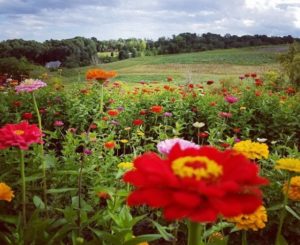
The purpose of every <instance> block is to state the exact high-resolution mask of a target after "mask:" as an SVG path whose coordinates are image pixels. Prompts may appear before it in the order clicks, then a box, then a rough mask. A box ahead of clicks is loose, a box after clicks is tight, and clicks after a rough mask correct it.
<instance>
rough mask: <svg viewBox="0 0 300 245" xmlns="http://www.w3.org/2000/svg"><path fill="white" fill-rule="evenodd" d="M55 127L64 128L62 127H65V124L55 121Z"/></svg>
mask: <svg viewBox="0 0 300 245" xmlns="http://www.w3.org/2000/svg"><path fill="white" fill-rule="evenodd" d="M53 125H54V127H62V126H64V123H63V122H62V121H55V122H54V123H53Z"/></svg>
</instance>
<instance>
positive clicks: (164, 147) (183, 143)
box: [157, 138, 200, 155]
mask: <svg viewBox="0 0 300 245" xmlns="http://www.w3.org/2000/svg"><path fill="white" fill-rule="evenodd" d="M177 143H178V144H179V146H180V148H181V150H185V149H187V148H193V149H199V148H200V146H199V145H196V144H195V143H193V142H190V141H187V140H183V139H179V138H175V139H168V140H164V141H161V142H159V143H158V144H157V150H158V151H159V152H160V153H162V154H165V155H167V154H169V152H170V150H171V149H172V148H173V146H174V145H175V144H177Z"/></svg>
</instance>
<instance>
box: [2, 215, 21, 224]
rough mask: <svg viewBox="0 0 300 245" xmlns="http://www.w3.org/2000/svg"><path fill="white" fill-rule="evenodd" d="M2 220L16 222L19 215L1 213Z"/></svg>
mask: <svg viewBox="0 0 300 245" xmlns="http://www.w3.org/2000/svg"><path fill="white" fill-rule="evenodd" d="M0 220H1V221H3V222H5V223H9V224H16V223H17V222H18V216H13V215H4V214H1V215H0Z"/></svg>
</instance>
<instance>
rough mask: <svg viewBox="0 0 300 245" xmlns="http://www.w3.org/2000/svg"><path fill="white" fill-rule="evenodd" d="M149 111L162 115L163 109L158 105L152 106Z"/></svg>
mask: <svg viewBox="0 0 300 245" xmlns="http://www.w3.org/2000/svg"><path fill="white" fill-rule="evenodd" d="M150 110H151V111H152V112H153V113H162V111H163V107H162V106H160V105H154V106H151V108H150Z"/></svg>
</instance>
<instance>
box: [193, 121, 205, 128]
mask: <svg viewBox="0 0 300 245" xmlns="http://www.w3.org/2000/svg"><path fill="white" fill-rule="evenodd" d="M193 126H194V127H195V128H202V127H204V126H205V123H204V122H195V123H193Z"/></svg>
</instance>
